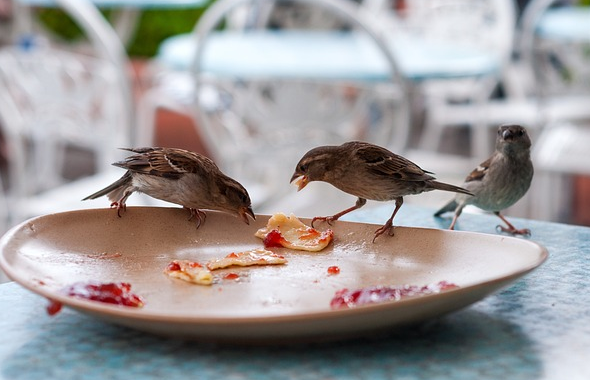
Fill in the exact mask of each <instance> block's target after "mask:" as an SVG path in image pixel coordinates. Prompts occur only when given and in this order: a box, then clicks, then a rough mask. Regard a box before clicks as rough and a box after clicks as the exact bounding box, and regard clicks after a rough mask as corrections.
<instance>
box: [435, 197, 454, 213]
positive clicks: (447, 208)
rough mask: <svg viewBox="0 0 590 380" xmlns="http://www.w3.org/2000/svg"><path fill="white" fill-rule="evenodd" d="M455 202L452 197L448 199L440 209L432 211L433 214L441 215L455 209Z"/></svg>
mask: <svg viewBox="0 0 590 380" xmlns="http://www.w3.org/2000/svg"><path fill="white" fill-rule="evenodd" d="M457 206H458V204H457V202H455V200H454V199H452V200H450V201H449V202H448V203H447V204H446V205H444V206H443V207H441V209H440V210H438V211H437V212H435V213H434V216H441V215H442V214H444V213H447V212H451V211H455V210H456V209H457Z"/></svg>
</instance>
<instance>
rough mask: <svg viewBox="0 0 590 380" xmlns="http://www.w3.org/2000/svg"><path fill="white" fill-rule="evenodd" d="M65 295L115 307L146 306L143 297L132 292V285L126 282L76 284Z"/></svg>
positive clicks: (66, 290)
mask: <svg viewBox="0 0 590 380" xmlns="http://www.w3.org/2000/svg"><path fill="white" fill-rule="evenodd" d="M64 293H65V294H67V295H68V296H71V297H77V298H84V299H87V300H91V301H98V302H104V303H110V304H113V305H121V306H129V307H142V306H143V304H144V302H143V299H142V298H141V297H139V296H138V295H136V294H134V293H132V292H131V284H129V283H126V282H111V283H104V284H103V283H75V284H73V285H70V286H69V287H67V288H66V289H65V290H64Z"/></svg>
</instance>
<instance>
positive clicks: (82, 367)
mask: <svg viewBox="0 0 590 380" xmlns="http://www.w3.org/2000/svg"><path fill="white" fill-rule="evenodd" d="M391 209H392V205H386V206H383V207H379V208H375V209H372V210H371V209H368V210H360V211H357V212H355V213H352V214H350V216H349V220H357V221H362V222H373V223H382V222H383V221H384V220H385V219H387V217H388V216H389V214H390V212H391ZM432 212H433V210H431V209H425V208H420V207H417V206H411V205H405V206H404V207H402V209H401V211H400V214H399V215H398V219H397V223H398V224H401V225H408V226H423V227H434V228H444V227H445V226H446V225H448V222H449V221H441V220H437V219H435V218H433V217H432ZM497 222H498V220H497V218H496V217H494V216H487V215H473V214H464V215H463V216H462V217H461V219H460V221H459V228H460V229H463V230H470V231H479V232H484V233H495V226H496V224H497ZM515 223H516V224H517V225H518V226H519V227H527V228H530V229H531V230H532V232H533V235H532V239H534V240H536V241H538V242H539V243H540V244H542V245H544V246H545V247H547V249H548V251H549V259H548V261H547V262H546V263H545V264H543V265H542V266H541V267H540V268H538V269H537V270H535V271H533V272H532V273H530V274H529V275H527V276H526V277H524V278H523V279H521V280H519V281H517V282H516V283H514V284H513V285H512V286H511V287H509V288H507V289H505V290H503V291H501V292H500V293H498V294H495V295H492V296H490V297H487V298H485V299H484V300H482V301H480V302H478V303H476V304H474V305H472V306H471V307H469V308H467V309H465V310H463V311H460V312H456V313H454V314H451V315H449V316H446V317H444V318H441V319H437V320H433V321H429V322H427V323H425V324H422V325H420V326H417V327H414V328H412V329H409V330H406V331H403V332H399V331H398V332H392V334H391V335H389V336H384V337H380V338H375V337H373V338H365V339H357V340H351V341H345V342H338V343H330V344H328V343H323V344H308V345H297V346H285V347H279V348H277V347H239V346H228V345H225V346H219V345H215V344H205V343H199V342H182V341H178V340H169V339H164V338H159V337H155V336H151V335H146V334H145V333H141V332H138V331H134V330H130V329H127V328H122V327H117V326H113V325H109V324H106V323H103V322H99V321H97V320H94V319H92V318H90V317H87V316H85V315H81V314H78V313H76V312H74V311H70V310H64V311H62V313H60V314H58V315H57V316H55V317H49V316H47V315H46V314H45V311H44V309H45V306H46V301H45V300H44V299H42V298H41V297H38V296H36V295H34V294H32V293H29V292H28V291H26V290H24V289H23V288H21V287H20V286H19V285H17V284H14V283H8V284H4V285H0V310H1V314H0V315H1V316H0V379H17V380H18V379H35V380H36V379H49V378H55V379H152V378H153V379H176V378H182V379H186V378H199V379H207V378H215V379H248V378H252V379H273V380H275V379H283V378H297V379H349V378H350V379H352V378H364V379H382V378H396V379H450V378H452V379H470V380H471V379H510V380H515V379H569V380H573V379H589V378H590V360H589V359H590V322H589V321H590V228H586V227H578V226H569V225H563V224H554V223H546V222H538V221H530V220H516V221H515Z"/></svg>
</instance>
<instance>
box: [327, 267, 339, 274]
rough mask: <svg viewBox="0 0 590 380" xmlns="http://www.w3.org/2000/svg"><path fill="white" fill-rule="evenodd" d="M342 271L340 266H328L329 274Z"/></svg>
mask: <svg viewBox="0 0 590 380" xmlns="http://www.w3.org/2000/svg"><path fill="white" fill-rule="evenodd" d="M338 273H340V268H339V267H337V266H336V265H332V266H331V267H328V274H329V275H334V274H338Z"/></svg>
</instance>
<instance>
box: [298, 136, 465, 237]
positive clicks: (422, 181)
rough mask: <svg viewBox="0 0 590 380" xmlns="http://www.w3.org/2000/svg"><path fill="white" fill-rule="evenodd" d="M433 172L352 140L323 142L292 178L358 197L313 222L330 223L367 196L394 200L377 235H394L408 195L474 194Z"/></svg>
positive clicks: (357, 205) (310, 153) (360, 205)
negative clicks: (438, 192) (438, 178)
mask: <svg viewBox="0 0 590 380" xmlns="http://www.w3.org/2000/svg"><path fill="white" fill-rule="evenodd" d="M431 174H432V173H430V172H428V171H425V170H422V169H421V168H420V167H419V166H418V165H416V164H415V163H413V162H412V161H410V160H408V159H406V158H404V157H402V156H399V155H397V154H395V153H392V152H390V151H389V150H387V149H385V148H382V147H380V146H377V145H374V144H370V143H366V142H360V141H352V142H347V143H344V144H342V145H340V146H320V147H317V148H314V149H312V150H310V151H309V152H307V153H306V154H305V155H304V156H303V157H302V158H301V160H300V161H299V163H298V164H297V166H296V168H295V172H294V173H293V176H292V177H291V182H292V183H295V184H296V185H297V186H298V190H301V189H303V188H304V187H305V186H306V185H307V184H308V183H309V182H312V181H323V182H327V183H329V184H331V185H332V186H334V187H336V188H338V189H340V190H342V191H344V192H345V193H348V194H351V195H354V196H356V197H358V200H357V201H356V204H355V205H354V206H352V207H350V208H347V209H346V210H344V211H341V212H339V213H337V214H335V215H332V216H325V217H319V216H318V217H315V218H313V219H312V226H313V224H314V223H315V222H316V221H318V220H321V221H326V222H328V223H329V224H330V223H331V222H333V221H335V220H338V219H339V218H340V217H341V216H343V215H345V214H347V213H349V212H351V211H353V210H356V209H359V208H361V207H362V206H364V205H365V204H366V203H367V200H368V199H370V200H375V201H392V200H395V209H394V211H393V214H392V215H391V218H389V220H387V222H386V223H385V224H384V225H383V226H382V227H381V228H379V229H378V230H376V231H375V236H374V238H373V242H374V241H375V239H376V238H377V237H378V236H380V235H382V234H383V233H385V232H388V233H389V234H390V235H393V218H394V217H395V215H396V213H397V212H398V210H399V208H400V207H401V206H402V204H403V202H404V200H403V197H404V196H406V195H412V194H420V193H423V192H425V191H431V190H444V191H452V192H458V193H462V194H465V195H467V196H469V195H471V192H469V191H468V190H465V189H463V188H461V187H458V186H453V185H449V184H446V183H442V182H438V181H436V180H435V178H434V177H433V176H432V175H431Z"/></svg>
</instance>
